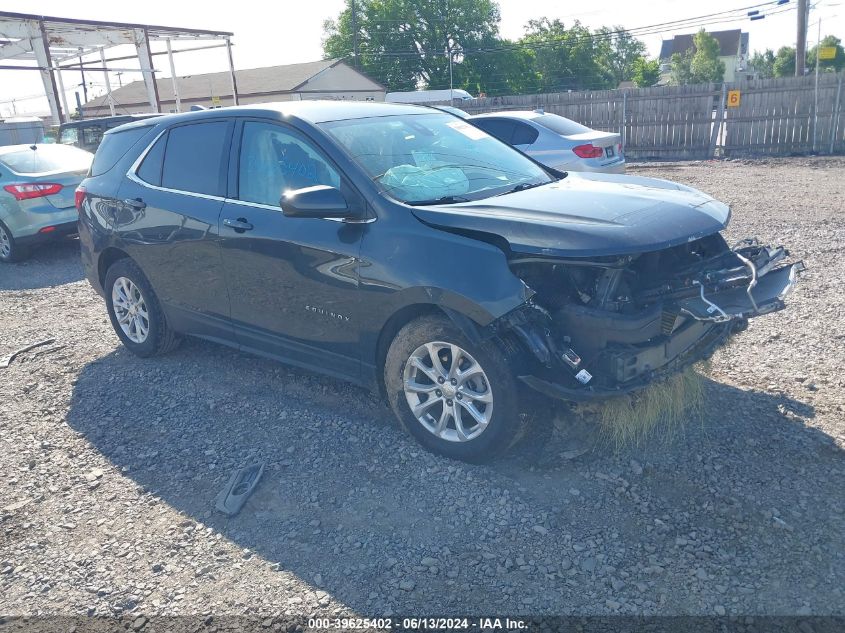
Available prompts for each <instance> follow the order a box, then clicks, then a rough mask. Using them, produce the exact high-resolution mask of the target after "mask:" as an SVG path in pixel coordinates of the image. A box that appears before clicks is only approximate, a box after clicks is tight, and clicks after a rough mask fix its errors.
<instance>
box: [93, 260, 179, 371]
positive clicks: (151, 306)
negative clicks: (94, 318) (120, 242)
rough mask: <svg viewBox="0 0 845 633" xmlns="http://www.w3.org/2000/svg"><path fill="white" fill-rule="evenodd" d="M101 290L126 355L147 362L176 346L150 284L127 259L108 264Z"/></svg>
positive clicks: (175, 339) (177, 340)
mask: <svg viewBox="0 0 845 633" xmlns="http://www.w3.org/2000/svg"><path fill="white" fill-rule="evenodd" d="M104 289H105V293H106V305H107V306H108V310H109V319H110V320H111V324H112V327H113V328H114V331H115V333H117V336H118V337H119V338H120V341H121V342H122V343H123V344H124V345H125V346H126V348H127V349H129V351H130V352H132V353H133V354H135V355H136V356H141V357H142V358H147V357H149V356H155V355H157V354H164V353H166V352H169V351H170V350H172V349H174V348H175V347H176V346H177V345H178V344H179V337H178V335H177V334H176V333H175V332H174V331H173V330H172V329H170V327H169V326H168V324H167V319H166V318H165V316H164V312H163V311H162V309H161V304H159V302H158V297H156V294H155V292H153V289H152V286H151V285H150V282H149V281H148V280H147V278H146V276H145V275H144V273H143V272H142V271H141V269H140V268H139V267H138V265H137V264H136V263H135V262H133V261H132V260H131V259H120V260H118V261H117V262H115V263H114V264H112V266H111V267H110V268H109V270H108V272H107V273H106V281H105V284H104Z"/></svg>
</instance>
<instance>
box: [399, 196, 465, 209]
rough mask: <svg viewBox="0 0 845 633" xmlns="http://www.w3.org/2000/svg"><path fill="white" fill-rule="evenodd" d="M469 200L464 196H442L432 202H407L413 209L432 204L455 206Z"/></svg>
mask: <svg viewBox="0 0 845 633" xmlns="http://www.w3.org/2000/svg"><path fill="white" fill-rule="evenodd" d="M469 201H470V199H469V198H465V197H464V196H443V197H442V198H437V199H434V200H420V201H419V202H408V204H410V205H411V206H414V207H425V206H429V205H432V204H456V203H458V202H469Z"/></svg>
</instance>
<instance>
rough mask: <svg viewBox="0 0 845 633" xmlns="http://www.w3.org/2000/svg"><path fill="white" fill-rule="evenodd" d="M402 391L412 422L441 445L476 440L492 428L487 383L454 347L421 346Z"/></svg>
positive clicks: (478, 368)
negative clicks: (415, 420) (440, 440)
mask: <svg viewBox="0 0 845 633" xmlns="http://www.w3.org/2000/svg"><path fill="white" fill-rule="evenodd" d="M404 385H405V399H406V400H407V401H408V406H409V407H410V408H411V412H412V413H413V415H414V417H416V418H417V420H418V421H419V423H420V424H422V426H423V428H425V429H426V430H427V431H428V432H429V433H432V434H434V435H435V436H436V437H439V438H440V439H443V440H446V441H448V442H467V441H470V440H474V439H475V438H477V437H478V436H479V435H481V434H482V433H484V431H485V430H486V429H487V426H488V425H489V424H490V419H491V418H492V416H493V391H492V390H491V388H490V381H489V380H488V379H487V374H485V373H484V370H483V369H482V368H481V365H479V364H478V361H476V360H475V358H473V357H472V355H471V354H469V353H468V352H467V351H466V350H464V349H462V348H461V347H459V346H458V345H455V344H453V343H445V342H443V341H435V342H433V343H425V344H423V345H420V346H419V347H418V348H417V349H416V350H414V352H413V353H412V354H411V356H410V358H409V359H408V362H407V363H405V375H404Z"/></svg>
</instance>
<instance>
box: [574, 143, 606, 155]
mask: <svg viewBox="0 0 845 633" xmlns="http://www.w3.org/2000/svg"><path fill="white" fill-rule="evenodd" d="M572 151H573V152H575V155H576V156H578V157H579V158H601V157H602V156H604V149H602V148H601V147H596V146H595V145H578V146H577V147H573V148H572Z"/></svg>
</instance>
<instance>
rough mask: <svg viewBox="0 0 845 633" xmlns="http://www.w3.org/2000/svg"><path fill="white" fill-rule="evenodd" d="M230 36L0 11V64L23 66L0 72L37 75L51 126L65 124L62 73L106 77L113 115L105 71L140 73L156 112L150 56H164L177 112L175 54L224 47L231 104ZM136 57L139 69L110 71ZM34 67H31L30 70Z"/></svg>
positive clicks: (66, 112)
mask: <svg viewBox="0 0 845 633" xmlns="http://www.w3.org/2000/svg"><path fill="white" fill-rule="evenodd" d="M232 36H233V33H229V32H227V31H205V30H201V29H193V28H178V27H170V26H154V25H152V24H131V23H125V22H101V21H97V20H78V19H74V18H58V17H52V16H46V15H31V14H27V13H10V12H6V11H0V60H13V61H16V62H23V63H21V64H17V65H0V70H29V71H36V72H38V73H40V75H41V81H42V83H43V85H44V92H45V94H46V97H47V101H48V102H49V104H50V113H51V115H52V117H53V123H54V124H56V125H58V124H60V123H62V122H64V121H66V120H67V119H68V116H69V112H70V111H69V109H68V105H67V98H66V95H65V90H64V83H63V80H62V71H63V70H77V71H78V70H84V71H91V72H101V73H103V76H104V77H105V84H106V93H107V99H108V101H109V104H110V106H111V110H112V114H114V102H113V100H112V98H111V82H110V80H109V75H108V73H109V72H118V71H123V72H140V73H141V74H142V75H143V78H144V84H145V85H146V88H147V97H148V99H149V102H150V106H151V107H152V108H153V111H154V112H160V111H161V103H160V101H159V96H158V89H157V88H156V82H155V73H156V72H158V71H156V69H155V68H154V67H153V57H154V56H155V55H162V54H167V56H168V59H169V70H170V73H171V75H172V77H173V91H174V93H175V94H176V109H177V111H178V110H179V109H180V103H179V89H178V86H177V81H176V72H175V65H174V63H173V55H174V53H182V52H188V51H192V50H203V49H208V48H218V47H220V48H222V47H225V48H226V52H227V55H228V61H229V73H230V76H231V80H232V93H233V95H234V101H235V104H237V103H238V88H237V83H236V81H235V68H234V63H233V61H232V42H231V38H232ZM209 40H211V41H217V42H222V43H219V44H212V45H203V46H194V47H190V48H182V49H177V50H173V46H172V43H173V42H199V41H209ZM152 42H165V43H166V46H167V50H166V52H153V51H152V48H151V43H152ZM126 45H130V46H134V47H135V52H136V55H131V56H128V57H116V58H113V59H107V58H106V54H105V51H106V49H109V48H113V47H115V46H126ZM87 55H98V56H99V59H98V60H96V61H83V59H82V58H83V57H85V56H87ZM135 57H137V59H138V62H139V66H140V69H138V68H114V67H112V68H109V67H108V66H107V63H108V62H114V61H119V60H126V59H134V58H135ZM33 62H34V64H35V65H32V64H33Z"/></svg>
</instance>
